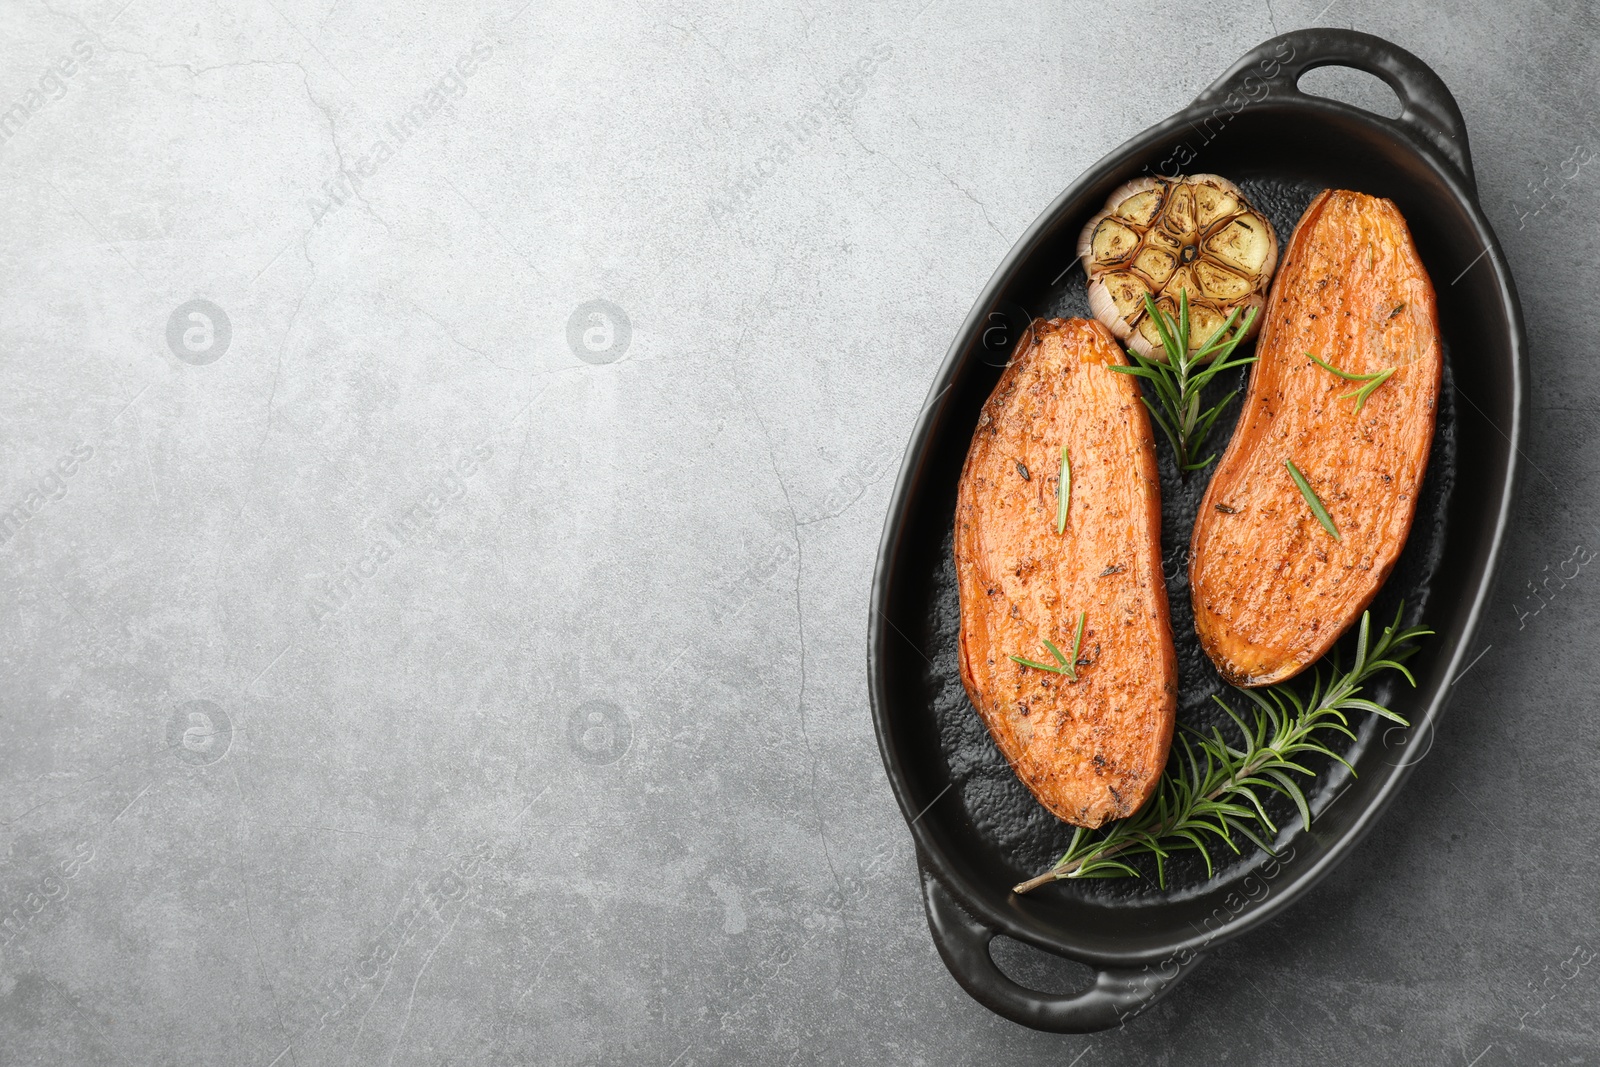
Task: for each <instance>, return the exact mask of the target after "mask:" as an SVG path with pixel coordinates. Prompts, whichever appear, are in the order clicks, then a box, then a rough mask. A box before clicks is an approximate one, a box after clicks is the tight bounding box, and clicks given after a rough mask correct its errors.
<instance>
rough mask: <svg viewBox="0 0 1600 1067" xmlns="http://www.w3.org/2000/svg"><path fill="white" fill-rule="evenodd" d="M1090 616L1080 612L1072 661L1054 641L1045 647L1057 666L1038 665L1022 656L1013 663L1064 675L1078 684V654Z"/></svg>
mask: <svg viewBox="0 0 1600 1067" xmlns="http://www.w3.org/2000/svg"><path fill="white" fill-rule="evenodd" d="M1088 616H1089V613H1088V612H1087V611H1080V612H1078V632H1077V634H1076V635H1075V636H1074V637H1073V639H1072V658H1071V659H1068V658H1067V657H1065V656H1063V655H1062V654H1061V650H1060V649H1059V648H1057V647H1056V646H1055V643H1054V642H1053V641H1049V640H1046V641H1045V643H1044V647H1045V648H1048V649H1049V650H1050V654H1051V655H1052V656H1054V657H1055V658H1056V664H1055V666H1053V667H1052V666H1051V665H1050V664H1048V663H1036V662H1034V661H1033V660H1031V659H1023V658H1022V657H1021V656H1012V657H1011V659H1012V661H1013V662H1016V663H1020V664H1022V665H1023V666H1024V667H1032V668H1034V669H1035V670H1041V671H1049V672H1050V673H1052V674H1064V675H1066V676H1067V677H1068V678H1071V679H1072V680H1073V681H1074V682H1076V681H1077V680H1078V671H1077V666H1078V653H1079V652H1081V651H1083V624H1084V620H1085V619H1087V618H1088Z"/></svg>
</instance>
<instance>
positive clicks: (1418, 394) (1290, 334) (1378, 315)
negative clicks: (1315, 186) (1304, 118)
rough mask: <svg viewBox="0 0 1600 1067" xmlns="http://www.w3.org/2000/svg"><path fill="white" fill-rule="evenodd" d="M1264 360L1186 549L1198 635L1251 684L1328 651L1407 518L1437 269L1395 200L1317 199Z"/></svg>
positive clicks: (1422, 441) (1435, 359)
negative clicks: (1428, 266)
mask: <svg viewBox="0 0 1600 1067" xmlns="http://www.w3.org/2000/svg"><path fill="white" fill-rule="evenodd" d="M1256 356H1257V360H1256V364H1255V366H1254V367H1253V368H1252V369H1251V374H1250V387H1249V390H1248V392H1247V393H1246V396H1245V400H1244V408H1243V410H1242V412H1241V414H1240V417H1239V423H1238V426H1237V427H1236V429H1235V430H1234V435H1233V440H1232V441H1231V442H1229V444H1228V448H1227V450H1226V451H1225V452H1224V453H1223V456H1222V459H1221V461H1220V462H1219V463H1218V464H1217V470H1216V473H1215V474H1214V475H1213V476H1212V478H1211V484H1210V486H1209V487H1208V488H1207V490H1206V494H1205V499H1204V501H1203V502H1202V504H1201V505H1200V514H1199V515H1198V516H1197V517H1196V519H1195V524H1194V535H1193V540H1192V541H1191V543H1190V563H1189V585H1190V590H1191V596H1192V598H1193V603H1194V618H1195V628H1196V630H1198V631H1199V635H1200V643H1201V645H1202V646H1203V647H1204V648H1205V650H1206V654H1207V655H1209V656H1210V657H1211V662H1212V663H1214V664H1216V667H1217V670H1218V671H1220V672H1221V673H1222V676H1223V677H1224V678H1226V679H1227V680H1228V681H1229V682H1232V683H1233V684H1234V685H1240V686H1259V685H1270V684H1272V683H1275V682H1280V681H1283V680H1284V679H1286V678H1290V677H1293V676H1294V675H1295V674H1297V673H1299V672H1300V671H1301V670H1303V669H1305V668H1306V667H1307V666H1309V665H1310V664H1312V663H1315V662H1316V661H1317V660H1318V659H1320V658H1321V657H1322V655H1323V654H1324V653H1326V652H1327V651H1328V649H1329V648H1330V647H1331V646H1332V645H1333V643H1334V641H1336V640H1337V639H1338V638H1339V635H1340V634H1342V633H1343V632H1344V631H1345V629H1346V628H1348V627H1349V626H1350V624H1351V623H1352V622H1354V621H1355V620H1356V619H1357V618H1359V617H1360V615H1361V612H1362V610H1363V609H1364V608H1366V606H1367V605H1368V604H1369V603H1370V602H1371V601H1372V598H1373V596H1374V595H1376V594H1377V592H1378V589H1379V587H1380V586H1382V585H1383V583H1384V580H1385V579H1386V578H1388V576H1389V572H1390V570H1391V569H1392V568H1393V567H1394V563H1395V560H1396V559H1397V558H1398V557H1399V555H1400V550H1401V549H1402V548H1404V547H1405V543H1406V536H1407V534H1409V533H1410V531H1411V520H1412V518H1413V516H1414V515H1415V514H1416V508H1417V494H1418V492H1419V491H1420V489H1421V487H1422V478H1423V475H1424V473H1425V472H1426V471H1427V467H1428V450H1429V448H1430V446H1431V445H1432V442H1433V429H1434V419H1435V415H1436V411H1437V407H1438V399H1439V383H1440V374H1441V371H1442V368H1443V361H1442V354H1441V352H1440V348H1439V319H1438V311H1437V308H1436V306H1435V301H1434V292H1433V283H1432V282H1431V281H1430V280H1429V278H1428V272H1427V271H1426V270H1425V269H1423V266H1422V260H1421V259H1420V258H1419V257H1418V255H1417V249H1416V246H1415V245H1414V244H1413V243H1412V240H1411V232H1410V230H1409V229H1407V227H1406V222H1405V219H1404V218H1402V217H1401V215H1400V211H1399V210H1398V209H1397V208H1396V207H1395V206H1394V204H1393V203H1391V202H1390V201H1388V200H1382V199H1379V198H1377V197H1373V196H1367V195H1365V194H1362V193H1354V192H1348V191H1345V190H1327V191H1324V192H1323V193H1322V194H1320V195H1319V196H1318V197H1317V198H1316V199H1315V200H1313V201H1312V202H1311V206H1310V207H1308V208H1307V209H1306V212H1305V215H1304V216H1302V217H1301V219H1300V223H1299V225H1298V226H1297V227H1296V229H1295V232H1294V237H1293V238H1291V239H1290V241H1289V248H1288V251H1287V253H1286V254H1285V257H1284V261H1283V264H1282V266H1281V267H1280V268H1279V270H1278V277H1277V279H1276V281H1274V282H1273V285H1272V291H1271V294H1270V295H1269V297H1268V300H1267V313H1266V322H1265V324H1264V325H1263V326H1262V329H1261V340H1260V342H1259V344H1258V345H1257V349H1256ZM1313 357H1315V358H1313ZM1297 475H1298V478H1297ZM1301 481H1303V482H1304V483H1305V484H1304V487H1302V486H1301V485H1300V484H1299V483H1300V482H1301ZM1319 508H1320V509H1321V510H1322V512H1323V513H1324V514H1323V515H1318V513H1317V512H1318V509H1319Z"/></svg>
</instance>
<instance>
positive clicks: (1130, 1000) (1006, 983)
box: [918, 864, 1202, 1034]
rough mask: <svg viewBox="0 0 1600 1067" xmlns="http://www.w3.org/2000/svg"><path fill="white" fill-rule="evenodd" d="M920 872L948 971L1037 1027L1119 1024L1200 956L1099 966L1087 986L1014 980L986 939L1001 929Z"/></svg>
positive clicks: (981, 999)
mask: <svg viewBox="0 0 1600 1067" xmlns="http://www.w3.org/2000/svg"><path fill="white" fill-rule="evenodd" d="M918 873H919V874H920V875H921V878H922V903H923V907H925V908H926V909H927V912H928V928H929V929H930V930H931V931H932V932H933V943H934V946H935V947H936V948H938V950H939V955H940V956H941V957H942V958H943V959H944V963H945V966H946V967H948V968H949V969H950V974H951V975H952V976H953V977H954V978H955V980H956V981H957V982H958V983H959V984H960V985H961V988H963V989H965V990H966V991H967V992H968V993H969V994H970V995H971V996H972V999H974V1000H976V1001H977V1002H978V1003H979V1004H982V1005H983V1006H984V1007H986V1008H988V1009H989V1010H990V1011H992V1012H994V1013H995V1014H996V1015H999V1016H1002V1017H1003V1018H1006V1019H1010V1020H1011V1021H1012V1022H1014V1023H1021V1024H1022V1025H1023V1026H1031V1027H1032V1028H1033V1029H1035V1030H1047V1031H1050V1032H1051V1033H1057V1034H1088V1033H1093V1032H1095V1031H1097V1030H1110V1029H1111V1028H1113V1027H1116V1026H1121V1025H1123V1024H1125V1023H1126V1022H1127V1021H1128V1020H1129V1019H1131V1018H1133V1017H1134V1016H1135V1015H1138V1014H1139V1013H1140V1012H1142V1011H1144V1009H1146V1008H1148V1007H1149V1006H1150V1005H1152V1004H1154V1003H1155V1002H1156V1001H1157V1000H1158V999H1160V998H1161V997H1162V996H1163V995H1164V994H1165V993H1166V992H1167V991H1168V990H1169V989H1171V988H1172V986H1173V985H1174V984H1175V983H1176V982H1177V980H1178V979H1179V978H1181V977H1182V976H1183V975H1184V974H1186V973H1188V971H1189V969H1190V968H1192V967H1193V966H1194V965H1195V964H1196V963H1198V962H1199V961H1200V959H1201V958H1202V954H1201V953H1197V952H1196V953H1189V954H1188V955H1187V956H1186V957H1185V958H1184V959H1183V961H1182V962H1181V963H1180V962H1178V961H1177V960H1171V961H1167V962H1166V964H1165V965H1153V966H1145V967H1142V968H1137V969H1135V968H1132V967H1127V968H1123V967H1109V968H1098V969H1097V971H1096V974H1095V980H1094V984H1093V985H1092V986H1090V987H1089V988H1088V989H1085V990H1082V991H1080V992H1077V993H1060V994H1058V993H1041V992H1038V991H1037V990H1033V989H1028V988H1027V987H1026V986H1022V985H1019V984H1018V983H1016V982H1014V981H1012V980H1011V979H1010V978H1008V977H1007V976H1006V975H1005V973H1004V972H1002V971H1001V970H1000V968H999V967H998V966H996V965H995V962H994V957H993V956H991V955H990V954H989V942H990V941H992V940H994V938H995V935H996V934H998V933H999V932H1000V931H998V930H994V929H991V928H990V927H988V926H986V925H984V924H983V923H981V922H979V921H977V920H976V919H974V918H972V917H971V916H970V915H968V914H967V913H966V911H965V910H964V909H963V908H962V907H961V906H960V905H959V904H957V903H956V901H955V898H954V897H952V896H951V895H950V892H949V891H948V890H947V889H945V887H944V886H943V885H942V884H940V882H939V881H938V879H936V878H935V877H934V876H933V875H932V874H930V873H928V869H927V867H926V866H925V865H922V864H918Z"/></svg>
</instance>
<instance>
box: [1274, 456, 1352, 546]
mask: <svg viewBox="0 0 1600 1067" xmlns="http://www.w3.org/2000/svg"><path fill="white" fill-rule="evenodd" d="M1283 465H1284V466H1285V467H1288V468H1289V477H1291V478H1293V479H1294V484H1295V487H1296V488H1297V489H1299V490H1300V495H1301V496H1303V497H1305V498H1306V504H1307V505H1308V506H1309V507H1310V508H1311V514H1313V515H1315V516H1316V517H1317V521H1318V522H1320V523H1322V528H1323V529H1324V530H1327V531H1328V534H1329V536H1331V537H1332V538H1333V539H1334V540H1335V541H1338V542H1340V543H1341V544H1342V543H1343V542H1344V538H1342V537H1340V536H1339V528H1338V527H1337V526H1335V525H1334V524H1333V520H1332V519H1331V518H1329V517H1328V509H1327V508H1325V507H1323V506H1322V501H1321V500H1319V499H1317V494H1316V493H1314V492H1312V491H1311V483H1310V482H1308V481H1306V476H1305V475H1304V474H1301V473H1300V468H1299V467H1296V466H1295V465H1294V460H1292V459H1286V460H1284V461H1283Z"/></svg>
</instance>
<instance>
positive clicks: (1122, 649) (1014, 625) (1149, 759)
mask: <svg viewBox="0 0 1600 1067" xmlns="http://www.w3.org/2000/svg"><path fill="white" fill-rule="evenodd" d="M1125 361H1126V357H1125V356H1124V355H1123V353H1122V349H1121V348H1119V347H1118V346H1117V343H1116V341H1115V340H1114V339H1113V337H1112V335H1111V332H1110V331H1109V330H1107V329H1106V327H1105V326H1103V325H1101V324H1100V323H1098V322H1089V321H1086V320H1084V319H1051V320H1048V321H1046V320H1036V321H1035V322H1034V323H1033V325H1032V327H1031V328H1030V330H1029V333H1028V335H1027V336H1025V337H1024V338H1023V339H1022V341H1021V342H1020V343H1019V344H1018V346H1017V349H1016V351H1015V353H1014V354H1013V355H1012V359H1011V362H1010V364H1009V365H1008V366H1007V367H1006V370H1005V372H1004V373H1003V374H1002V375H1001V377H1000V381H999V383H998V384H997V385H996V386H995V389H994V392H993V394H992V395H991V396H990V397H989V400H988V402H987V403H986V404H985V405H984V408H983V412H982V414H981V415H980V417H979V419H978V428H977V432H976V433H974V435H973V438H972V445H971V447H970V449H969V450H968V452H967V460H966V465H965V467H964V468H963V469H962V472H961V486H960V491H959V495H958V498H957V503H956V528H955V563H956V577H957V581H958V584H959V588H960V595H961V680H962V682H963V683H964V684H965V685H966V688H967V695H968V696H969V697H971V699H972V704H973V706H974V707H975V708H977V710H978V713H979V714H980V715H981V716H983V721H984V723H985V724H986V725H987V726H988V728H989V733H990V734H991V735H992V736H993V737H994V740H995V743H996V744H997V745H998V746H999V747H1000V751H1001V752H1002V753H1004V754H1005V757H1006V759H1007V760H1008V761H1009V762H1010V763H1011V766H1012V768H1013V769H1014V770H1015V771H1016V773H1017V776H1018V777H1019V778H1021V779H1022V781H1023V783H1024V784H1025V785H1027V787H1028V788H1029V789H1030V790H1032V791H1033V794H1034V796H1035V797H1037V798H1038V799H1039V802H1040V803H1041V804H1043V805H1044V806H1045V807H1046V808H1048V809H1049V810H1050V811H1051V812H1053V813H1054V814H1055V815H1057V816H1059V817H1060V818H1061V819H1063V820H1065V821H1067V822H1069V823H1073V824H1075V825H1077V826H1087V827H1095V826H1099V825H1101V824H1102V823H1104V822H1107V821H1108V820H1111V819H1118V818H1122V817H1123V816H1126V815H1131V814H1132V813H1133V812H1134V811H1136V810H1137V809H1138V808H1139V807H1140V805H1142V804H1143V803H1144V802H1145V800H1146V799H1147V798H1149V796H1150V794H1151V793H1152V792H1153V791H1154V790H1155V788H1156V784H1157V782H1158V780H1159V779H1160V777H1161V772H1162V769H1163V768H1164V767H1165V765H1166V760H1167V749H1168V746H1169V745H1170V744H1171V742H1172V726H1173V717H1174V714H1175V712H1176V709H1177V696H1178V663H1177V656H1176V653H1175V652H1174V650H1173V646H1172V625H1171V621H1170V619H1169V617H1168V614H1167V591H1166V586H1165V585H1164V584H1163V582H1162V577H1161V490H1160V486H1159V483H1158V481H1157V475H1156V455H1155V441H1154V440H1153V438H1152V437H1151V431H1150V420H1149V417H1148V416H1147V415H1146V413H1145V409H1144V406H1143V405H1142V404H1141V403H1140V402H1139V391H1138V385H1137V383H1136V382H1135V380H1134V379H1133V378H1131V377H1129V376H1128V375H1125V374H1116V373H1113V372H1111V371H1109V370H1107V369H1106V368H1107V366H1108V365H1120V364H1123V363H1125ZM1063 447H1065V449H1066V453H1067V464H1066V467H1067V468H1068V469H1067V470H1064V464H1063V461H1062V449H1063ZM1064 473H1066V474H1067V475H1068V477H1069V485H1070V491H1069V492H1067V493H1063V492H1062V489H1061V482H1062V478H1063V474H1064ZM1063 498H1064V500H1063ZM1063 503H1064V504H1065V508H1064V509H1063V507H1062V504H1063ZM1058 531H1059V532H1058ZM1080 633H1081V637H1080V636H1079V635H1080ZM1046 641H1049V642H1050V643H1051V644H1052V645H1054V646H1055V649H1054V650H1051V649H1050V648H1048V647H1047V646H1046V645H1045V642H1046ZM1062 650H1065V651H1062ZM1057 651H1059V652H1061V655H1060V656H1059V657H1058V656H1057V655H1056V654H1055V653H1056V652H1057ZM1013 657H1021V658H1023V659H1027V660H1031V661H1034V662H1035V663H1039V664H1041V665H1042V666H1028V665H1025V664H1022V663H1019V662H1017V659H1015V658H1013ZM1047 668H1048V669H1047Z"/></svg>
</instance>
